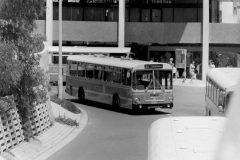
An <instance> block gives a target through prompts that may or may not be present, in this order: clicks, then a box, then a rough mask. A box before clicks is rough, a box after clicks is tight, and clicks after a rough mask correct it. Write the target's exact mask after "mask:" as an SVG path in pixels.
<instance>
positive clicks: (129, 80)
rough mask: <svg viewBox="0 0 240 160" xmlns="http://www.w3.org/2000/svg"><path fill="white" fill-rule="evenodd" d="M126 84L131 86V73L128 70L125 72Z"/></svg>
mask: <svg viewBox="0 0 240 160" xmlns="http://www.w3.org/2000/svg"><path fill="white" fill-rule="evenodd" d="M126 80H127V81H126V82H127V84H126V85H127V86H130V85H131V72H130V70H127V73H126Z"/></svg>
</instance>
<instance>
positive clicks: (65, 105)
mask: <svg viewBox="0 0 240 160" xmlns="http://www.w3.org/2000/svg"><path fill="white" fill-rule="evenodd" d="M51 101H53V102H55V103H57V104H59V105H60V106H62V107H63V108H65V109H66V110H68V111H70V112H72V113H75V114H79V113H81V110H80V109H79V108H77V107H76V106H75V105H74V104H72V103H71V102H69V101H67V100H64V99H63V100H61V99H59V98H58V96H57V95H52V96H51Z"/></svg>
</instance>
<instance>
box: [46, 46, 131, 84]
mask: <svg viewBox="0 0 240 160" xmlns="http://www.w3.org/2000/svg"><path fill="white" fill-rule="evenodd" d="M130 50H131V48H128V47H125V48H118V47H85V46H63V47H62V63H63V81H64V82H65V81H66V69H67V57H68V56H69V55H80V54H104V55H107V56H114V57H121V56H125V57H129V56H131V55H132V53H131V51H130ZM48 53H49V75H50V82H51V83H55V84H57V82H58V60H59V58H58V55H59V47H58V46H50V47H49V48H48Z"/></svg>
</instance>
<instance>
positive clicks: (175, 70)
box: [172, 64, 178, 79]
mask: <svg viewBox="0 0 240 160" xmlns="http://www.w3.org/2000/svg"><path fill="white" fill-rule="evenodd" d="M172 72H173V78H175V79H177V77H178V73H177V68H176V67H175V65H174V64H173V71H172Z"/></svg>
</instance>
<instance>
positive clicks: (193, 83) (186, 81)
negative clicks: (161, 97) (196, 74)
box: [173, 78, 206, 87]
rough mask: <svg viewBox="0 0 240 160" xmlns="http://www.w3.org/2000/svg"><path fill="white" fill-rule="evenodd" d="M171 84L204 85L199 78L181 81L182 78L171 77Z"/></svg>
mask: <svg viewBox="0 0 240 160" xmlns="http://www.w3.org/2000/svg"><path fill="white" fill-rule="evenodd" d="M173 86H186V87H205V86H206V84H205V83H204V82H203V81H202V80H199V79H195V80H192V81H191V79H186V80H185V81H183V78H178V79H173Z"/></svg>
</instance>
